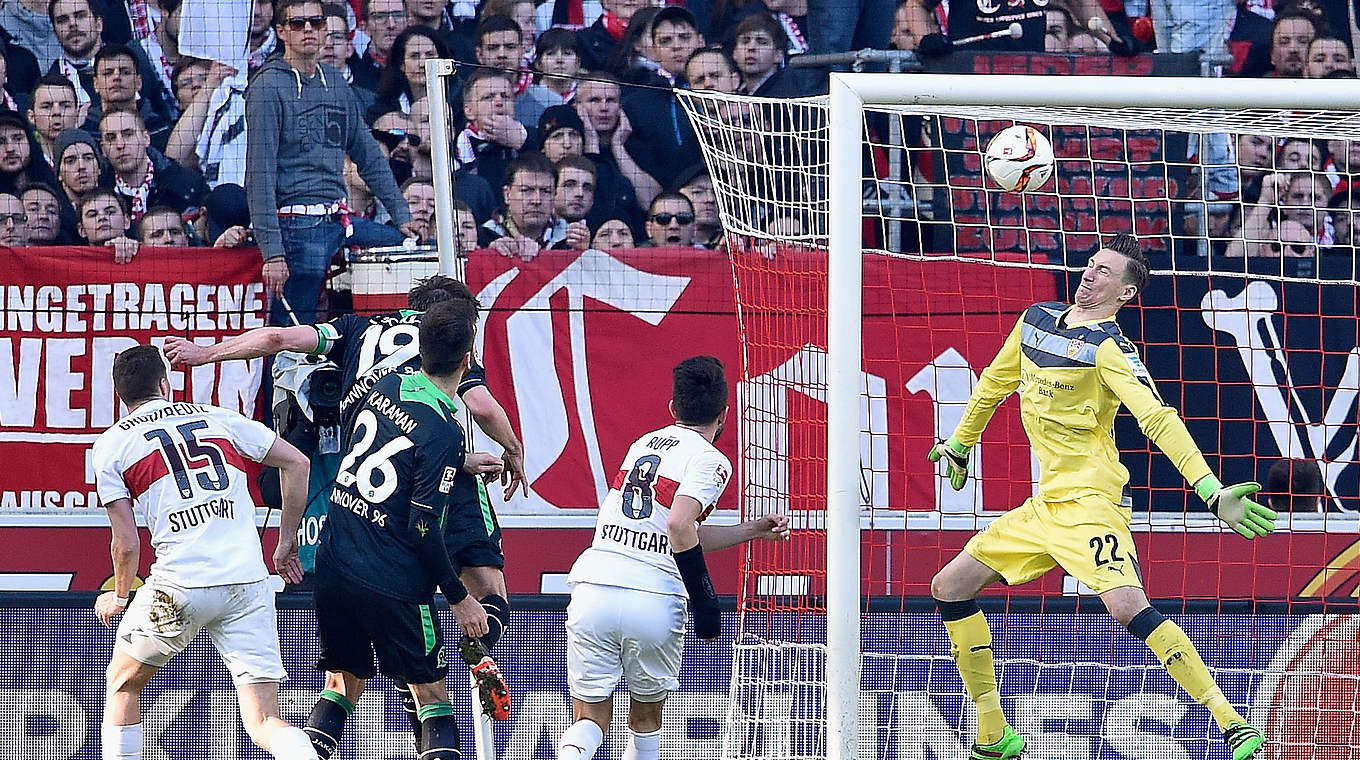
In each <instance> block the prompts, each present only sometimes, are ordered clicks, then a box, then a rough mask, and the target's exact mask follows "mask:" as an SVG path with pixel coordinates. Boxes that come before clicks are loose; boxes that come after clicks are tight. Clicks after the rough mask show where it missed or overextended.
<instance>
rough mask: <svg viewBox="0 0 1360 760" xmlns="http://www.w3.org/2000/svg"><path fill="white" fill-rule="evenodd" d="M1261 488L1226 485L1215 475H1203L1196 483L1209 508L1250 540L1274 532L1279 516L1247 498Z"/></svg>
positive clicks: (1196, 491)
mask: <svg viewBox="0 0 1360 760" xmlns="http://www.w3.org/2000/svg"><path fill="white" fill-rule="evenodd" d="M1259 490H1261V484H1260V483H1238V484H1236V485H1231V486H1224V485H1223V484H1222V483H1220V482H1219V480H1218V478H1216V477H1214V476H1213V475H1209V476H1207V477H1204V478H1201V479H1200V481H1199V482H1198V483H1196V484H1195V493H1197V494H1199V497H1200V498H1201V499H1204V503H1205V504H1208V505H1209V511H1210V512H1213V513H1214V514H1215V515H1218V519H1220V520H1222V521H1223V522H1225V523H1227V524H1228V527H1229V528H1232V529H1233V530H1235V531H1237V533H1238V535H1240V536H1242V537H1243V538H1247V539H1251V538H1256V537H1257V536H1264V535H1266V534H1267V533H1273V532H1274V531H1275V520H1276V519H1277V518H1279V515H1278V514H1277V513H1276V512H1275V510H1273V509H1270V508H1269V507H1264V506H1262V505H1260V504H1257V503H1256V502H1254V501H1252V500H1251V499H1248V498H1247V497H1248V496H1251V495H1252V494H1254V493H1256V492H1257V491H1259Z"/></svg>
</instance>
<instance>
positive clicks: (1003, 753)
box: [968, 726, 1260, 760]
mask: <svg viewBox="0 0 1360 760" xmlns="http://www.w3.org/2000/svg"><path fill="white" fill-rule="evenodd" d="M1257 746H1260V745H1257ZM1024 753H1025V737H1023V736H1021V735H1020V734H1017V733H1015V729H1013V728H1011V727H1010V726H1006V733H1004V734H1002V735H1001V738H1000V739H998V740H997V741H995V742H992V743H991V744H988V745H986V746H985V747H984V746H982V745H979V744H974V745H973V750H972V752H969V753H968V758H969V760H1010V759H1011V758H1015V757H1020V756H1021V755H1023V754H1024ZM1233 760H1242V759H1241V758H1233Z"/></svg>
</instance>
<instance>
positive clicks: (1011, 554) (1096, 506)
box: [963, 496, 1143, 594]
mask: <svg viewBox="0 0 1360 760" xmlns="http://www.w3.org/2000/svg"><path fill="white" fill-rule="evenodd" d="M1130 519H1131V510H1129V509H1128V508H1127V507H1121V506H1119V505H1118V504H1115V503H1114V502H1112V501H1110V500H1109V499H1107V498H1104V497H1102V496H1086V497H1082V498H1080V499H1075V500H1072V501H1058V502H1047V501H1042V500H1040V499H1038V498H1037V497H1030V498H1029V499H1026V500H1025V503H1024V504H1021V505H1020V506H1018V507H1016V508H1015V509H1012V510H1011V511H1009V512H1007V513H1006V514H1004V515H1002V516H1001V517H999V518H997V519H996V520H993V521H992V523H991V524H990V525H988V526H987V527H986V528H985V529H984V530H983V531H982V532H981V533H978V534H977V535H975V536H973V537H972V538H971V539H969V541H968V544H967V545H966V546H964V547H963V550H964V551H965V552H967V553H968V555H969V556H971V557H972V558H973V559H976V560H977V561H979V562H981V563H982V564H984V565H986V566H987V567H990V568H992V569H993V570H995V571H996V572H998V573H1000V574H1001V577H1002V578H1004V579H1005V581H1006V583H1008V584H1010V585H1012V586H1018V585H1020V584H1022V583H1029V582H1030V581H1032V580H1034V579H1035V578H1038V577H1039V576H1041V575H1043V574H1044V573H1046V572H1048V571H1049V570H1052V569H1053V567H1054V566H1055V565H1056V566H1059V567H1061V568H1062V569H1064V570H1066V571H1067V572H1068V574H1069V575H1071V576H1072V577H1074V578H1076V579H1077V580H1079V581H1081V582H1082V583H1084V584H1086V585H1087V586H1088V587H1090V588H1091V589H1092V590H1093V591H1095V592H1096V593H1098V594H1103V593H1105V592H1106V591H1109V590H1111V589H1116V588H1123V587H1126V586H1136V587H1138V588H1142V587H1143V579H1142V577H1141V576H1140V574H1139V570H1138V554H1137V552H1136V550H1135V549H1134V545H1133V534H1132V533H1130V532H1129V521H1130Z"/></svg>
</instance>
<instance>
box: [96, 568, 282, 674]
mask: <svg viewBox="0 0 1360 760" xmlns="http://www.w3.org/2000/svg"><path fill="white" fill-rule="evenodd" d="M274 588H275V586H274V583H273V582H272V581H271V579H270V578H264V579H261V580H258V581H253V582H251V583H232V584H227V585H222V586H203V587H200V588H183V587H180V586H176V585H174V584H172V583H168V582H166V581H165V580H162V579H159V578H157V577H156V576H154V575H153V576H151V577H150V578H148V579H147V582H146V585H144V586H142V587H141V588H139V589H137V594H136V596H134V597H133V598H132V603H131V604H129V605H128V608H127V611H126V612H125V613H124V614H123V619H122V621H121V622H119V624H118V640H117V642H118V643H117V644H116V646H117V647H118V648H119V649H121V650H123V651H124V652H125V653H127V654H128V655H130V656H132V658H133V659H135V660H138V661H139V662H144V663H146V664H148V665H155V666H157V667H160V666H162V665H165V663H167V662H169V661H170V658H171V657H174V656H175V655H176V654H179V653H180V652H181V651H183V650H184V648H185V647H187V646H188V645H189V642H190V641H193V639H194V637H195V636H197V635H198V632H199V631H200V630H202V629H206V630H207V631H208V636H209V637H210V638H211V639H212V643H213V646H214V647H215V648H216V649H217V653H218V655H220V656H221V657H222V662H223V663H224V664H226V666H227V670H228V671H229V672H230V673H231V678H232V681H233V682H234V683H237V684H247V683H259V682H265V681H283V680H286V679H287V678H288V674H287V672H286V671H285V670H284V669H283V660H282V659H281V658H280V657H279V623H278V615H277V614H276V613H275V611H274Z"/></svg>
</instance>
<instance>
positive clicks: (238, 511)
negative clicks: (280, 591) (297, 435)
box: [91, 346, 316, 760]
mask: <svg viewBox="0 0 1360 760" xmlns="http://www.w3.org/2000/svg"><path fill="white" fill-rule="evenodd" d="M167 370H168V365H167V363H166V360H165V358H164V357H163V356H162V355H161V352H160V349H158V348H156V347H155V346H137V347H135V348H131V349H128V350H127V351H124V352H123V353H121V354H119V355H118V357H117V358H116V359H115V360H114V362H113V385H114V390H115V391H116V392H117V394H118V398H119V399H120V400H122V402H123V403H124V404H125V405H126V406H127V407H128V413H127V415H126V416H124V417H123V418H122V419H121V420H119V421H118V422H117V423H115V424H114V425H113V427H110V428H109V429H108V430H105V431H104V432H103V433H101V434H100V435H99V438H98V439H96V440H95V443H94V449H93V452H92V456H91V459H92V461H93V465H94V471H95V483H96V487H97V489H98V491H99V500H100V502H101V503H102V504H103V505H104V508H105V510H107V511H108V515H109V523H110V525H111V526H112V529H113V541H112V554H113V581H114V590H113V591H108V592H105V593H103V594H101V595H100V596H99V598H98V599H97V600H95V615H96V616H98V618H99V621H100V622H101V623H103V624H104V625H106V626H112V624H113V619H114V617H115V616H117V615H118V614H119V613H120V612H122V611H123V610H124V609H126V610H127V614H126V615H124V616H123V619H122V621H121V622H120V623H119V625H118V634H117V637H116V641H115V643H114V650H113V657H112V659H111V660H110V662H109V667H108V671H107V673H106V679H107V683H106V689H107V691H106V693H105V698H104V720H103V724H102V725H101V726H100V735H101V739H102V744H103V750H102V751H103V758H104V760H139V759H140V758H141V757H142V725H141V691H142V688H143V687H145V686H146V684H147V682H148V681H149V680H151V677H152V676H153V675H155V674H156V671H157V670H159V669H160V668H161V667H162V666H164V665H165V664H166V663H167V662H169V660H170V658H171V657H173V656H175V655H176V654H177V653H179V652H180V651H182V650H183V649H184V647H186V646H188V644H189V642H190V641H191V640H193V638H194V637H195V636H196V635H197V634H198V632H199V630H201V629H207V631H208V634H209V636H211V637H212V641H213V645H214V646H215V647H216V648H217V651H218V654H220V655H221V657H222V660H223V661H224V662H225V663H226V665H227V669H228V670H229V671H231V676H232V680H233V682H234V683H235V684H236V692H237V696H238V698H239V702H240V706H241V719H242V721H243V722H244V723H245V727H246V731H247V733H249V734H250V738H251V739H252V740H253V741H254V742H255V744H257V745H259V746H260V747H262V748H264V749H266V750H268V751H269V752H270V753H272V754H273V755H274V757H276V758H279V759H280V760H315V758H316V753H315V752H314V751H313V750H312V746H311V742H310V741H308V739H307V735H306V734H304V733H303V732H302V731H301V730H300V729H298V728H296V727H293V726H290V725H289V724H288V723H286V722H284V721H283V720H282V719H281V718H280V717H279V701H278V700H279V682H280V681H282V680H283V679H285V678H286V677H287V673H285V672H284V669H283V661H282V659H280V657H279V634H278V622H277V618H276V614H275V611H274V584H273V583H271V581H270V578H269V570H268V569H267V568H266V567H265V564H264V559H263V557H262V551H261V547H260V537H259V535H258V534H257V533H256V532H255V502H254V500H253V499H252V498H251V495H250V490H249V486H248V477H247V475H246V472H245V462H244V460H245V459H252V460H254V461H257V462H264V463H265V464H268V465H273V466H275V467H278V468H279V472H280V478H281V482H282V492H283V515H282V517H281V519H280V525H279V545H278V549H277V550H276V551H275V552H274V564H275V567H276V568H277V569H278V571H279V574H280V575H282V576H283V577H284V578H285V579H287V580H289V581H292V582H295V583H296V582H299V581H301V580H302V565H301V563H300V562H299V561H298V555H297V527H298V523H299V521H300V520H301V519H302V511H303V507H304V505H305V502H306V498H307V474H308V462H307V457H306V456H304V455H303V454H302V453H301V452H300V451H298V450H297V449H296V448H294V447H293V446H291V445H289V444H288V442H286V441H283V440H281V439H280V438H279V437H278V436H276V435H275V434H274V432H273V431H271V430H270V429H269V428H267V427H265V426H264V425H261V424H260V423H258V422H254V421H251V420H248V419H246V418H245V417H242V416H241V415H239V414H236V413H235V412H231V411H228V410H226V409H221V408H219V407H214V406H207V405H204V404H191V403H174V402H172V401H171V400H170V381H169V379H168V376H167ZM134 502H135V503H136V505H137V508H138V511H140V512H141V513H142V514H143V516H144V518H145V520H146V524H147V527H148V529H149V530H150V532H151V546H152V549H154V550H155V553H156V561H155V563H154V564H152V565H151V572H150V573H149V576H148V578H147V580H146V584H145V585H143V586H142V587H141V588H140V589H139V590H138V591H137V596H136V598H135V599H133V600H132V603H131V605H129V604H128V597H129V596H130V595H131V593H132V584H133V582H134V581H135V580H136V576H137V568H138V565H139V562H140V557H139V554H140V547H141V540H140V538H139V537H138V535H137V521H136V517H135V516H134V514H133V503H134Z"/></svg>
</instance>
